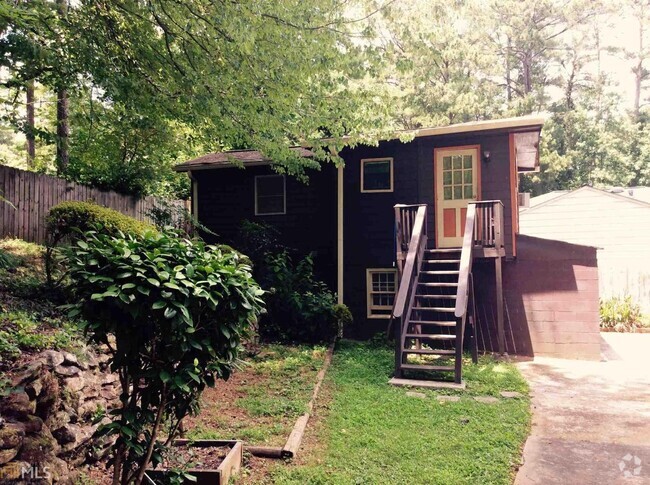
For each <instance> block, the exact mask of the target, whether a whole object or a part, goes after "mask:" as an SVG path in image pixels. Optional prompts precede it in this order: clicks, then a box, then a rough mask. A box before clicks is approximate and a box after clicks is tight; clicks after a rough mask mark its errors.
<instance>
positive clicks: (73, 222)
mask: <svg viewBox="0 0 650 485" xmlns="http://www.w3.org/2000/svg"><path fill="white" fill-rule="evenodd" d="M45 227H46V230H47V250H46V252H45V271H46V273H47V280H48V282H49V283H52V272H53V269H54V259H53V255H54V248H55V247H56V246H57V245H58V244H59V243H60V242H61V241H62V240H63V239H66V238H67V239H68V240H70V241H71V242H73V241H74V240H75V239H77V238H78V237H79V236H80V235H81V234H83V233H84V232H85V231H88V230H90V229H93V230H100V231H101V232H104V233H106V234H110V235H118V234H119V233H124V234H136V235H143V234H145V233H146V232H150V231H155V230H156V228H155V226H153V225H152V224H149V223H148V222H142V221H139V220H137V219H134V218H133V217H129V216H127V215H124V214H122V213H121V212H118V211H116V210H113V209H109V208H108V207H102V206H100V205H97V204H95V203H93V202H78V201H68V202H61V203H60V204H58V205H55V206H54V207H52V208H51V209H50V211H49V212H48V214H47V217H46V218H45Z"/></svg>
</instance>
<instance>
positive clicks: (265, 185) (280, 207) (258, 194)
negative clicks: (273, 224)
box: [255, 175, 287, 216]
mask: <svg viewBox="0 0 650 485" xmlns="http://www.w3.org/2000/svg"><path fill="white" fill-rule="evenodd" d="M286 213H287V190H286V180H285V177H284V175H258V176H257V177H255V215H256V216H271V215H277V214H286Z"/></svg>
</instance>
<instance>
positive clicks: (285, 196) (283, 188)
mask: <svg viewBox="0 0 650 485" xmlns="http://www.w3.org/2000/svg"><path fill="white" fill-rule="evenodd" d="M269 177H282V197H283V201H282V202H283V208H282V212H260V211H259V210H258V207H257V180H258V179H261V178H269ZM286 213H287V179H286V177H285V176H284V174H271V175H256V176H255V215H256V216H279V215H284V214H286Z"/></svg>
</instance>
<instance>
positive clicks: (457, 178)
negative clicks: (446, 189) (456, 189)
mask: <svg viewBox="0 0 650 485" xmlns="http://www.w3.org/2000/svg"><path fill="white" fill-rule="evenodd" d="M454 183H455V184H462V183H463V172H462V171H461V170H455V171H454Z"/></svg>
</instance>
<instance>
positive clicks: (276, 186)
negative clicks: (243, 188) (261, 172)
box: [256, 175, 284, 197]
mask: <svg viewBox="0 0 650 485" xmlns="http://www.w3.org/2000/svg"><path fill="white" fill-rule="evenodd" d="M256 180H257V195H258V196H262V197H263V196H266V195H282V194H284V176H282V175H272V176H270V177H258V178H257V179H256Z"/></svg>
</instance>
